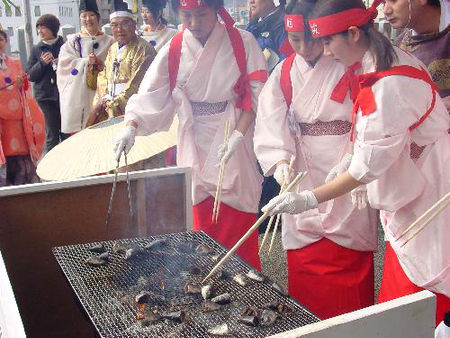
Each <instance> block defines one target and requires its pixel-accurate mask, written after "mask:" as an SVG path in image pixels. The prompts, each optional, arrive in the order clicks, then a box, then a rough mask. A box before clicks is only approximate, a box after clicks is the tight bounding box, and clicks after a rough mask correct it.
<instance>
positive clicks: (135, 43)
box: [87, 4, 156, 126]
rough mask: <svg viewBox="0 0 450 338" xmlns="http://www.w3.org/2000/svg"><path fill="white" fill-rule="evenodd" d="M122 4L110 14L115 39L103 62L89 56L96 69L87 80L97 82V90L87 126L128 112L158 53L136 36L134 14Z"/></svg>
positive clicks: (93, 56)
mask: <svg viewBox="0 0 450 338" xmlns="http://www.w3.org/2000/svg"><path fill="white" fill-rule="evenodd" d="M123 5H124V6H117V7H116V11H114V12H113V13H112V14H111V16H110V26H111V31H112V34H113V37H114V39H115V41H116V42H115V43H113V44H112V45H111V47H110V48H109V51H108V55H107V57H106V60H105V63H104V65H101V61H99V60H97V59H96V57H95V55H91V56H90V58H89V63H90V64H92V65H93V67H95V69H97V71H94V72H89V75H88V77H91V78H89V79H88V81H90V82H91V83H95V82H96V85H97V91H96V95H95V98H94V108H93V110H92V113H91V116H90V118H89V121H88V123H87V126H90V125H92V124H95V123H97V122H100V121H103V120H106V119H108V118H110V117H115V116H119V115H123V114H124V113H125V106H126V104H127V102H128V99H129V98H130V97H131V96H132V95H133V94H135V93H137V91H138V89H139V85H140V84H141V81H142V79H143V77H144V75H145V72H146V71H147V69H148V67H149V66H150V64H151V62H152V61H153V59H154V57H155V55H156V51H155V49H154V48H153V47H152V46H151V45H150V44H149V43H148V42H147V41H145V40H144V39H142V38H140V37H139V36H137V35H136V33H135V32H136V22H135V21H134V19H133V15H132V13H131V12H130V11H129V10H128V7H127V6H126V4H123ZM99 64H100V66H98V65H99ZM95 65H97V66H95Z"/></svg>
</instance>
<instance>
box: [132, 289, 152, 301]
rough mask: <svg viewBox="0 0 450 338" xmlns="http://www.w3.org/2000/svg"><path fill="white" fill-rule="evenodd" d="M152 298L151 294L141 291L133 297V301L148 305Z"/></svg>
mask: <svg viewBox="0 0 450 338" xmlns="http://www.w3.org/2000/svg"><path fill="white" fill-rule="evenodd" d="M151 298H152V294H151V293H150V292H148V291H142V292H140V293H138V294H137V295H136V297H134V300H135V301H136V303H138V304H143V303H148V302H149V301H150V299H151Z"/></svg>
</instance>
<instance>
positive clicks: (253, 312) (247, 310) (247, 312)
mask: <svg viewBox="0 0 450 338" xmlns="http://www.w3.org/2000/svg"><path fill="white" fill-rule="evenodd" d="M241 316H254V317H258V316H259V311H258V308H257V307H255V306H246V307H244V308H243V309H242V311H241Z"/></svg>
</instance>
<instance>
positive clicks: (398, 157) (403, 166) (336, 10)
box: [267, 0, 450, 322]
mask: <svg viewBox="0 0 450 338" xmlns="http://www.w3.org/2000/svg"><path fill="white" fill-rule="evenodd" d="M379 2H380V1H375V2H374V5H372V7H371V8H370V9H367V10H366V8H365V6H364V4H363V3H362V1H360V0H322V1H319V3H318V4H317V5H316V7H315V9H314V13H313V16H312V17H313V18H314V19H310V20H309V25H310V27H311V31H312V34H313V36H314V37H316V38H322V39H323V40H322V41H323V43H324V47H325V54H326V55H330V56H333V57H334V58H335V59H338V60H340V61H341V62H342V63H344V64H345V65H346V66H350V65H353V64H355V63H358V62H359V63H360V64H361V73H362V74H363V75H361V76H360V78H359V86H360V88H361V91H360V93H359V94H358V97H357V99H356V103H355V106H354V109H353V115H352V116H353V121H354V130H353V139H354V153H353V156H352V158H351V161H349V163H348V165H347V166H343V167H344V169H343V170H342V171H343V172H342V174H340V175H338V176H337V177H336V178H335V179H334V180H332V181H331V182H329V183H327V184H325V185H323V186H320V187H318V188H315V189H313V190H312V191H311V190H305V191H302V192H301V193H299V194H297V193H294V194H285V195H283V196H281V197H280V198H276V199H274V200H272V201H271V202H270V203H269V204H268V206H267V208H268V209H270V208H272V207H273V209H272V212H274V213H277V212H283V211H284V210H287V209H288V210H289V212H291V213H295V214H299V213H302V212H304V211H306V210H309V209H311V208H315V207H317V205H318V204H319V203H323V202H326V201H328V200H331V199H333V198H336V197H338V196H341V195H342V194H345V193H348V192H349V191H351V190H352V189H354V188H356V187H358V186H360V185H361V184H366V185H367V194H368V200H369V203H370V205H371V206H372V207H374V208H379V209H380V210H381V222H382V225H383V228H384V231H385V235H386V237H387V239H388V241H389V243H388V244H387V246H386V255H385V265H384V271H383V281H382V286H381V289H380V296H379V301H385V300H389V299H393V298H397V297H399V296H402V295H406V294H409V293H412V292H417V291H419V290H422V289H427V290H430V291H432V292H434V293H435V294H436V295H437V311H436V319H437V321H438V322H439V321H441V320H442V318H443V315H444V312H445V311H446V310H448V308H449V307H450V298H449V297H450V246H449V245H448V243H447V242H448V238H449V233H450V222H449V221H448V220H449V219H450V209H449V208H447V209H446V210H444V211H443V212H442V213H441V214H440V215H439V216H437V217H436V218H435V219H434V220H433V221H432V223H431V224H430V225H429V226H428V227H426V228H425V229H424V230H422V231H421V232H420V233H418V234H417V236H415V237H413V238H412V233H409V234H408V235H406V236H404V237H400V236H401V234H402V232H403V231H404V230H405V229H406V228H407V227H408V226H409V225H410V224H411V223H412V222H413V221H414V220H416V219H417V218H418V217H419V216H421V215H422V214H423V213H424V212H425V211H426V210H427V209H428V208H430V207H431V206H432V205H433V204H434V203H436V202H437V201H438V200H439V199H441V198H442V197H443V196H444V195H445V194H446V193H448V192H449V191H450V171H449V170H448V168H449V167H450V152H449V149H450V136H449V135H448V133H447V129H448V128H449V127H450V117H449V115H448V112H447V109H446V108H445V105H444V103H443V101H442V99H441V98H440V97H439V95H438V88H437V87H436V85H435V84H434V83H433V81H432V79H431V77H430V75H429V73H428V72H427V71H426V67H425V65H423V63H421V62H420V61H419V60H418V59H416V58H415V57H413V56H412V55H410V54H407V53H405V52H403V51H401V50H400V49H398V48H395V47H392V45H391V44H390V42H389V41H388V40H387V39H386V38H385V37H384V36H382V35H381V34H380V33H378V32H377V31H376V30H375V29H374V28H373V25H372V20H373V19H374V18H375V17H376V15H377V10H376V5H377V4H378V3H379ZM345 167H346V168H345ZM286 208H287V209H286ZM413 232H414V231H413Z"/></svg>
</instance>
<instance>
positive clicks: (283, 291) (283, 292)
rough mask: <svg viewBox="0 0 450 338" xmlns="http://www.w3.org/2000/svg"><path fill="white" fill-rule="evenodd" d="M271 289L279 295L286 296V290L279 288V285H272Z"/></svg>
mask: <svg viewBox="0 0 450 338" xmlns="http://www.w3.org/2000/svg"><path fill="white" fill-rule="evenodd" d="M272 288H274V289H275V291H277V292H278V293H279V294H280V295H282V296H287V292H286V290H284V288H283V287H282V286H280V285H279V284H277V283H273V284H272Z"/></svg>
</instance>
